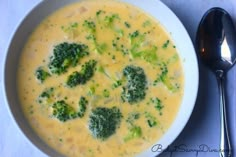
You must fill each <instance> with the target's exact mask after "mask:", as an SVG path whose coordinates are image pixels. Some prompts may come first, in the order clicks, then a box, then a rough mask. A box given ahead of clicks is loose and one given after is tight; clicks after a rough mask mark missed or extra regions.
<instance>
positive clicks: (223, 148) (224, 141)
mask: <svg viewBox="0 0 236 157" xmlns="http://www.w3.org/2000/svg"><path fill="white" fill-rule="evenodd" d="M216 75H217V82H218V86H219V92H220V128H221V129H220V132H221V139H220V157H231V145H230V138H229V132H228V126H227V115H226V113H227V112H226V104H225V90H224V74H223V71H221V70H220V71H216Z"/></svg>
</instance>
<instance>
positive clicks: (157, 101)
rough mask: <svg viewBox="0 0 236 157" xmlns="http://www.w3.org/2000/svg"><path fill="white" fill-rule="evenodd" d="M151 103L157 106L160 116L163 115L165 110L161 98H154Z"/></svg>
mask: <svg viewBox="0 0 236 157" xmlns="http://www.w3.org/2000/svg"><path fill="white" fill-rule="evenodd" d="M151 101H152V103H153V104H154V105H155V106H154V107H155V109H157V111H159V114H160V115H162V109H163V108H164V105H163V104H162V101H161V100H160V99H159V98H152V99H151Z"/></svg>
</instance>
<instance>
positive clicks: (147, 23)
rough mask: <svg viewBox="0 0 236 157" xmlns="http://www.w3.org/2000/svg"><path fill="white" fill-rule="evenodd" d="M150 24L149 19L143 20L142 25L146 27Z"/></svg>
mask: <svg viewBox="0 0 236 157" xmlns="http://www.w3.org/2000/svg"><path fill="white" fill-rule="evenodd" d="M150 25H151V22H150V21H149V20H147V21H145V22H144V23H143V25H142V26H143V27H147V26H150Z"/></svg>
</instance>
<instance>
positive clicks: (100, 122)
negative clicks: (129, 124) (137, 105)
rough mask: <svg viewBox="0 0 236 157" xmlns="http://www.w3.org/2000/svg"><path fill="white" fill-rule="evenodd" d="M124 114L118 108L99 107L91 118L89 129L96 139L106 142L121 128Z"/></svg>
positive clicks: (93, 111)
mask: <svg viewBox="0 0 236 157" xmlns="http://www.w3.org/2000/svg"><path fill="white" fill-rule="evenodd" d="M121 118H122V114H121V112H120V109H119V108H117V107H112V108H105V107H97V108H95V109H93V110H92V113H91V114H90V116H89V129H90V131H91V133H92V135H93V136H94V137H95V138H98V139H101V140H105V139H107V138H109V137H110V136H111V135H113V134H114V133H115V132H116V129H117V128H118V127H119V126H120V122H121Z"/></svg>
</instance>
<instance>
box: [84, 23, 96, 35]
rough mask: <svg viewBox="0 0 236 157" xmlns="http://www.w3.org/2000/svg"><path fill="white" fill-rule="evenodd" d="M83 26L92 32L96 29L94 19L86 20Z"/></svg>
mask: <svg viewBox="0 0 236 157" xmlns="http://www.w3.org/2000/svg"><path fill="white" fill-rule="evenodd" d="M83 26H84V27H85V28H86V29H87V30H88V31H89V32H90V33H94V32H95V31H96V24H95V23H94V22H93V21H88V20H85V21H84V23H83Z"/></svg>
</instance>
